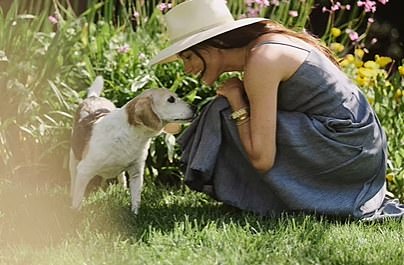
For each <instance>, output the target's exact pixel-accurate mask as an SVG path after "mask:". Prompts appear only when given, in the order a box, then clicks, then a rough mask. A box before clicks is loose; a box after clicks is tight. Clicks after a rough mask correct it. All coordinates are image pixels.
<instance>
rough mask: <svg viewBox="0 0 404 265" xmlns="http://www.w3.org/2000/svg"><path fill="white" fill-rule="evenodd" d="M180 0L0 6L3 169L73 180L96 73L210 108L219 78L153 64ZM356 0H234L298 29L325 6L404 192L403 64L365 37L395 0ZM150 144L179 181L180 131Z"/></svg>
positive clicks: (333, 36) (156, 172)
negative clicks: (74, 149)
mask: <svg viewBox="0 0 404 265" xmlns="http://www.w3.org/2000/svg"><path fill="white" fill-rule="evenodd" d="M180 2H182V1H158V0H150V1H143V0H132V1H129V0H120V1H113V0H104V1H97V0H89V1H78V0H77V1H74V0H71V1H68V0H44V1H28V0H25V1H24V0H15V1H13V3H12V4H11V5H9V6H8V7H7V10H8V11H7V12H5V11H1V12H0V90H1V92H0V93H1V95H2V98H3V102H2V104H1V106H0V142H1V145H2V148H1V150H0V153H1V159H0V177H24V180H25V179H33V178H38V177H39V178H45V179H47V181H49V180H50V181H60V182H62V183H65V182H68V181H69V180H68V177H67V175H68V172H67V159H68V149H69V137H70V127H71V122H72V114H73V112H74V110H75V108H76V106H77V104H78V103H79V102H80V100H81V99H82V98H83V97H85V93H86V87H87V86H88V85H89V84H90V83H91V82H92V80H93V79H94V78H95V76H96V75H102V76H103V77H104V79H105V80H106V82H105V86H106V88H105V91H104V96H106V97H107V98H109V99H111V100H112V101H113V102H114V103H115V104H116V105H117V106H122V105H123V104H124V103H126V102H127V101H128V100H129V99H131V98H133V97H134V96H136V95H137V94H138V93H140V92H141V91H142V90H144V89H148V88H153V87H167V88H169V89H170V90H172V91H173V92H176V93H177V94H179V95H180V96H181V97H184V98H185V99H186V100H187V101H188V102H190V103H192V104H194V105H195V106H198V107H199V108H202V107H203V106H204V105H205V104H206V103H207V102H208V101H209V100H210V99H211V98H212V97H213V96H214V95H215V86H212V87H207V86H205V85H203V84H201V83H200V82H199V80H198V79H197V78H196V77H193V76H186V75H184V74H183V69H182V65H181V64H179V63H172V64H167V65H158V66H156V67H153V68H149V67H148V66H147V64H148V62H149V58H151V57H152V56H153V55H154V54H155V53H157V51H158V50H160V49H161V48H163V47H165V46H166V45H168V38H167V35H166V33H165V30H164V21H163V17H162V14H164V13H165V12H167V10H169V9H170V8H171V7H172V6H174V5H176V4H178V3H180ZM351 2H352V1H345V2H342V1H341V2H337V1H333V0H331V1H328V0H327V1H314V0H305V1H301V0H288V1H286V0H284V1H281V0H279V1H275V0H271V1H269V0H255V1H253V0H246V1H245V0H231V1H227V3H228V5H229V7H230V9H231V11H232V13H233V14H234V15H235V16H236V17H239V18H241V17H251V16H265V17H270V18H271V19H272V20H276V21H279V22H281V23H283V24H285V25H287V26H288V27H291V28H294V29H297V30H307V31H315V26H317V25H313V21H314V19H313V13H312V11H315V10H317V12H318V10H320V12H321V15H322V16H326V20H325V21H326V23H325V26H324V27H323V29H322V33H321V40H322V41H323V42H324V43H325V44H327V45H328V46H329V47H330V48H331V49H332V50H333V51H334V52H335V54H336V56H337V57H338V58H340V60H341V67H342V69H343V70H344V71H346V72H347V74H348V75H349V76H350V77H351V78H352V80H354V81H355V82H357V84H358V85H359V86H360V87H361V88H362V89H363V91H364V92H365V93H366V95H367V96H368V99H369V101H370V102H371V103H372V104H373V106H374V107H375V110H376V111H377V113H378V115H379V117H380V120H381V122H382V124H383V126H384V128H385V129H386V132H387V135H388V137H389V153H390V156H389V159H390V160H389V171H388V174H387V176H386V177H387V179H388V181H389V182H388V183H389V186H390V189H391V190H392V191H393V192H394V193H395V194H396V195H397V196H398V197H400V198H403V197H404V169H403V167H404V164H403V160H404V140H403V134H404V130H403V129H404V128H403V126H404V125H403V124H404V117H403V108H404V107H403V104H404V103H403V92H402V90H403V86H404V81H403V78H404V77H403V75H404V73H403V72H404V68H403V67H404V66H402V64H403V62H402V61H400V60H398V59H397V58H391V57H387V56H383V55H377V56H376V55H373V54H371V52H370V51H369V49H368V45H369V43H371V41H370V42H369V40H368V38H367V36H368V33H369V31H370V29H371V26H372V25H373V23H375V17H374V15H375V14H377V11H376V10H374V9H375V8H376V7H377V9H382V8H384V5H385V4H388V3H386V2H387V1H381V0H380V1H357V2H354V3H351ZM0 4H1V2H0ZM369 10H370V11H369ZM373 10H374V12H373ZM372 56H373V57H372ZM400 67H401V68H400ZM399 69H401V70H399ZM400 73H401V75H400ZM225 77H226V76H224V77H223V78H225ZM218 83H220V81H219V82H218ZM149 153H150V155H149V157H148V160H147V174H148V175H150V176H151V177H150V178H151V179H153V180H156V181H159V182H163V183H168V184H178V183H181V180H182V177H183V176H182V173H181V162H180V157H179V152H178V147H177V146H176V144H175V138H174V136H172V135H162V136H160V137H157V138H156V139H155V140H154V142H153V144H152V146H151V149H150V152H149Z"/></svg>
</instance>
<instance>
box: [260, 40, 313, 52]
mask: <svg viewBox="0 0 404 265" xmlns="http://www.w3.org/2000/svg"><path fill="white" fill-rule="evenodd" d="M264 44H278V45H284V46H289V47H293V48H296V49H299V50H303V51H306V52H310V50H308V49H305V48H302V47H299V46H295V45H292V44H288V43H283V42H276V41H265V42H261V43H259V44H258V45H257V46H261V45H264Z"/></svg>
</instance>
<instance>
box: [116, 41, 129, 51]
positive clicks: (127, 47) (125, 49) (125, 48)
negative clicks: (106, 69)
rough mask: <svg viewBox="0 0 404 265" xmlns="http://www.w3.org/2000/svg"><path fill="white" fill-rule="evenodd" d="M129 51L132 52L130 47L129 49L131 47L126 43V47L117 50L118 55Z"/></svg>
mask: <svg viewBox="0 0 404 265" xmlns="http://www.w3.org/2000/svg"><path fill="white" fill-rule="evenodd" d="M129 50H130V47H129V45H128V44H126V43H125V44H124V45H122V46H119V47H118V48H117V51H118V53H128V52H129Z"/></svg>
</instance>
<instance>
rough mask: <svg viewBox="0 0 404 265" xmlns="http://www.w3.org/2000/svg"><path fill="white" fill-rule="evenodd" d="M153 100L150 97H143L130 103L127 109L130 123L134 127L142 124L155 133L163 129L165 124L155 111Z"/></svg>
mask: <svg viewBox="0 0 404 265" xmlns="http://www.w3.org/2000/svg"><path fill="white" fill-rule="evenodd" d="M152 104H153V102H152V99H151V98H149V97H141V98H139V99H136V100H135V101H133V102H130V104H128V107H127V112H128V121H129V123H130V124H132V125H135V126H136V125H139V124H142V125H144V126H146V127H148V128H150V129H153V130H155V131H160V130H161V129H162V128H163V122H162V121H161V120H160V118H159V117H158V116H157V114H156V113H155V112H154V111H153V108H152Z"/></svg>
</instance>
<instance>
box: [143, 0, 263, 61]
mask: <svg viewBox="0 0 404 265" xmlns="http://www.w3.org/2000/svg"><path fill="white" fill-rule="evenodd" d="M164 18H165V21H166V25H167V32H168V36H169V39H170V42H171V45H170V46H168V47H167V48H165V49H164V50H162V51H160V52H159V53H158V54H157V55H156V56H155V57H154V58H153V59H151V61H150V63H149V65H153V64H157V63H166V62H170V61H173V60H175V59H177V57H176V54H178V53H179V52H181V51H184V50H186V49H188V48H190V47H192V46H194V45H196V44H198V43H200V42H203V41H205V40H207V39H210V38H212V37H214V36H217V35H220V34H222V33H225V32H228V31H230V30H233V29H236V28H240V27H243V26H247V25H250V24H253V23H256V22H259V21H263V20H267V19H265V18H243V19H239V20H235V19H234V18H233V16H232V14H231V13H230V10H229V9H228V8H227V6H226V3H225V1H224V0H187V1H185V2H183V3H180V4H178V5H176V6H175V7H174V8H173V9H171V10H170V11H168V12H167V13H166V14H165V15H164Z"/></svg>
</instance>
